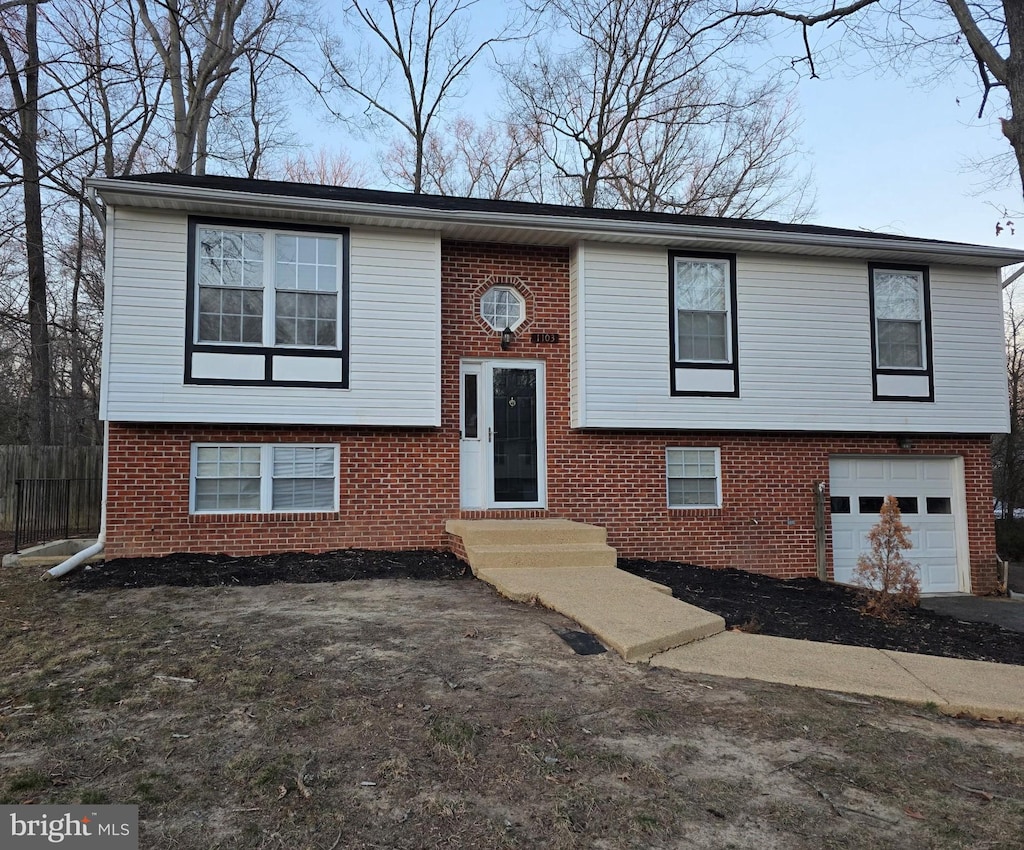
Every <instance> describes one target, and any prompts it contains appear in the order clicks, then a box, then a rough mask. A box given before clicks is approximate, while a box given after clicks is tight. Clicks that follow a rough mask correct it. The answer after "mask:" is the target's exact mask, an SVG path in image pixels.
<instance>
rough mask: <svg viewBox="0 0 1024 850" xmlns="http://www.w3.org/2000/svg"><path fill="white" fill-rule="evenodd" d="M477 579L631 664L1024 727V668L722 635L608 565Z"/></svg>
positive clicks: (654, 588) (713, 618)
mask: <svg viewBox="0 0 1024 850" xmlns="http://www.w3.org/2000/svg"><path fill="white" fill-rule="evenodd" d="M477 575H478V578H480V579H482V580H484V581H486V582H488V583H489V584H492V585H494V587H495V588H496V589H497V590H498V592H499V593H501V594H502V595H503V596H506V597H508V598H509V599H513V600H515V601H519V602H537V603H539V604H541V605H544V606H545V607H547V608H551V609H553V610H555V611H558V612H559V613H561V614H564V615H565V616H566V617H569V618H570V619H572V620H575V621H576V622H577V623H579V624H580V625H581V626H583V628H585V629H586V630H587V631H589V632H591V633H592V634H594V635H595V636H596V637H597V638H598V639H599V640H600V641H601V642H602V643H604V644H605V645H606V646H608V647H610V648H611V649H614V650H615V651H616V652H618V653H619V654H620V655H621V656H622V657H623V658H624V659H626V660H627V661H649V662H650V664H651V665H652V666H654V667H666V668H669V669H672V670H678V671H680V672H683V673H696V674H702V675H709V676H726V677H729V678H733V679H757V680H759V681H762V682H778V683H780V684H784V685H796V686H798V687H805V688H818V689H821V690H827V691H839V692H842V693H852V694H864V695H867V696H878V697H885V698H887V699H895V700H901V701H904V702H911V703H919V704H926V703H931V704H934V705H935V706H936V707H937V708H938V709H939V710H941V711H943V712H945V713H947V714H960V713H963V714H968V715H970V716H972V717H978V718H984V719H989V720H997V719H1004V720H1012V721H1024V667H1020V666H1016V665H1010V664H992V663H990V662H985V661H964V660H960V659H953V658H939V657H936V656H932V655H915V654H913V653H909V652H893V651H889V650H880V649H869V648H866V647H860V646H844V645H841V644H832V643H818V642H815V641H806V640H793V639H790V638H780V637H771V636H768V635H756V634H747V633H745V632H738V631H729V632H725V631H723V629H724V621H723V620H722V618H721V617H719V616H718V615H716V614H712V613H710V612H708V611H705V610H703V609H702V608H697V607H696V606H693V605H689V604H688V603H686V602H683V601H682V600H679V599H675V598H673V597H672V596H671V594H670V591H669V589H668V588H666V587H663V586H662V585H658V584H654V583H653V582H650V581H647V580H646V579H642V578H640V577H638V576H634V575H632V574H630V573H626V572H623V571H622V570H619V569H616V568H614V567H540V568H535V569H530V568H522V567H508V568H504V569H502V568H485V569H481V570H479V571H478V573H477Z"/></svg>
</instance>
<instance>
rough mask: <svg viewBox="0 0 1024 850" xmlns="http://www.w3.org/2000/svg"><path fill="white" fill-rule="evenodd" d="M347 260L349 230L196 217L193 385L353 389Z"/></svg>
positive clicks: (192, 240) (192, 226) (192, 234)
mask: <svg viewBox="0 0 1024 850" xmlns="http://www.w3.org/2000/svg"><path fill="white" fill-rule="evenodd" d="M347 254H348V232H347V231H344V230H329V229H326V228H316V227H314V228H307V227H303V228H301V229H300V228H298V227H295V226H292V225H287V224H281V225H278V224H274V225H269V224H268V225H263V224H261V223H258V222H251V221H235V220H228V219H207V218H198V217H192V218H190V219H189V268H188V272H189V289H188V319H187V328H186V333H187V340H186V350H187V364H186V376H185V378H186V382H188V383H217V384H251V383H260V384H278V385H301V386H309V385H326V386H337V385H342V386H344V385H346V384H347V373H348V369H347V351H346V349H347V345H346V342H347V340H346V334H347V288H348V263H347ZM225 355H232V356H233V358H234V359H230V358H225ZM218 358H219V359H218ZM275 358H277V359H276V360H275ZM282 358H285V360H282ZM304 358H307V359H304ZM331 360H334V361H339V362H338V363H337V365H333V366H332V365H331V363H330V362H329V361H331ZM314 361H315V362H314ZM304 364H305V365H306V366H308V367H309V368H308V369H305V368H304ZM304 372H305V373H308V374H304Z"/></svg>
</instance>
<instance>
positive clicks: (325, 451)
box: [191, 443, 338, 513]
mask: <svg viewBox="0 0 1024 850" xmlns="http://www.w3.org/2000/svg"><path fill="white" fill-rule="evenodd" d="M191 503H192V511H193V513H273V512H284V511H288V512H293V513H294V512H310V511H336V510H338V447H337V446H334V445H326V446H325V445H311V446H310V445H254V444H252V443H243V444H226V445H217V444H201V443H197V444H194V445H193V446H192V498H191Z"/></svg>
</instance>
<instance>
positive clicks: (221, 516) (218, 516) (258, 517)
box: [188, 509, 341, 525]
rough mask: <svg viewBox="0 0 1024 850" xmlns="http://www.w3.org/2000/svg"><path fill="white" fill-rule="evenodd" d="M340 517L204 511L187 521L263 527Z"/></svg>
mask: <svg viewBox="0 0 1024 850" xmlns="http://www.w3.org/2000/svg"><path fill="white" fill-rule="evenodd" d="M340 515H341V511H340V510H338V509H334V510H322V509H321V510H314V511H209V512H206V511H204V512H202V513H196V512H194V511H193V512H190V513H189V515H188V521H189V522H195V523H217V522H231V523H235V524H239V523H240V524H247V525H263V524H270V523H276V522H291V521H300V520H301V521H303V522H310V521H316V520H331V519H337V518H338V517H339V516H340Z"/></svg>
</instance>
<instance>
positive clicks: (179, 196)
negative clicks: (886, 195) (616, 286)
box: [88, 178, 1024, 265]
mask: <svg viewBox="0 0 1024 850" xmlns="http://www.w3.org/2000/svg"><path fill="white" fill-rule="evenodd" d="M88 185H90V186H92V187H95V188H96V189H98V190H99V192H100V194H101V195H102V194H104V193H107V192H109V193H110V194H126V195H131V196H134V197H139V198H154V199H164V200H168V199H176V200H181V201H191V202H206V203H217V204H229V205H231V204H233V205H237V206H240V207H244V208H248V209H252V208H254V207H256V208H261V209H267V208H271V209H273V208H276V209H282V210H292V211H299V212H307V213H308V212H324V213H334V214H347V215H362V216H370V217H374V218H391V219H406V220H407V221H416V222H429V223H433V224H436V225H441V226H443V225H445V224H459V225H477V226H484V227H505V228H518V229H520V230H526V231H531V230H536V231H540V232H547V233H550V232H552V231H558V232H562V233H566V234H576V235H579V236H581V237H582V236H585V235H587V234H596V235H607V236H612V235H622V236H648V237H657V238H661V239H680V238H684V239H693V240H703V241H707V240H708V239H709V238H715V239H720V240H725V241H733V242H745V243H748V244H751V245H766V244H767V245H791V246H807V247H823V248H840V249H846V250H860V251H869V252H880V251H893V252H897V253H929V254H934V255H938V256H949V257H961V258H963V257H973V258H977V259H991V260H1001V261H1003V264H1004V265H1008V264H1010V263H1019V262H1024V251H1018V250H1012V249H1010V250H1007V249H1002V248H994V247H991V246H987V245H967V244H961V243H957V242H934V241H927V240H920V239H914V238H912V237H900V238H896V239H893V238H881V237H872V236H871V235H864V236H859V235H858V236H837V235H834V234H821V233H802V232H800V231H798V230H751V229H749V228H741V227H719V226H713V225H699V224H681V223H679V224H677V223H674V222H649V221H629V220H626V221H622V220H618V219H598V218H583V217H578V216H566V215H540V214H537V213H508V212H486V211H480V210H458V209H428V208H425V207H417V206H408V205H398V204H386V203H371V202H366V201H345V200H339V199H331V198H306V197H297V196H294V195H277V194H265V193H260V192H238V191H232V190H229V189H216V190H214V189H208V188H205V187H199V186H167V185H163V184H158V183H141V182H131V181H126V180H112V179H109V178H93V179H90V180H89V181H88Z"/></svg>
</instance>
